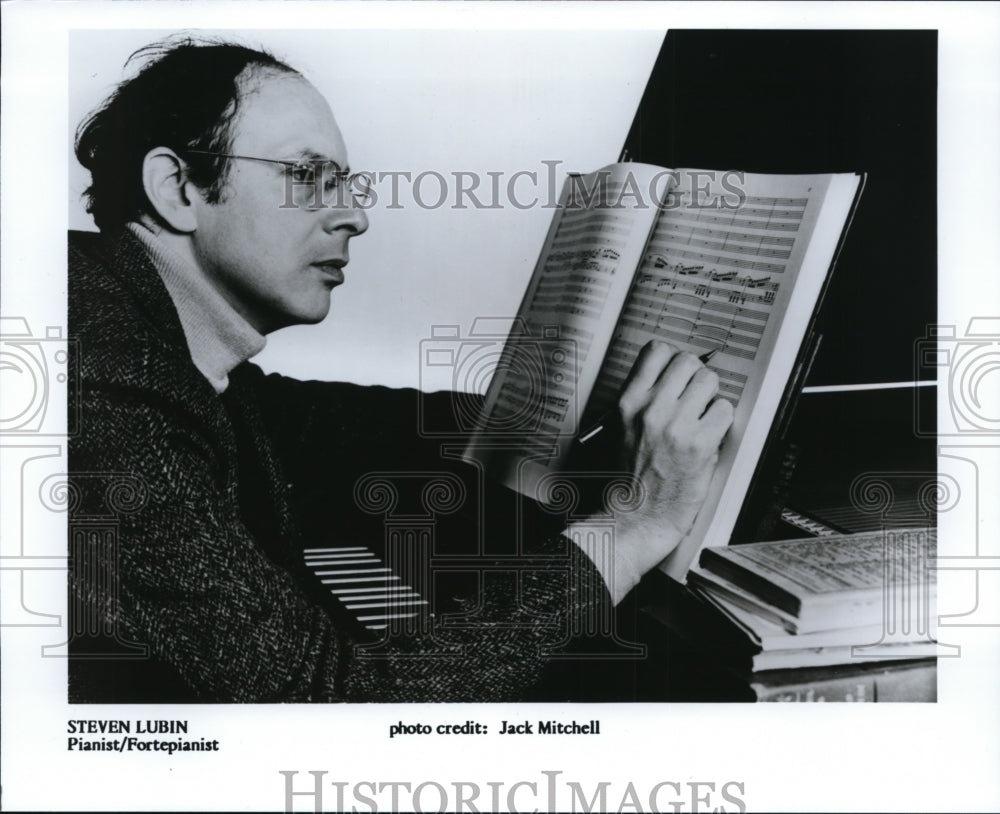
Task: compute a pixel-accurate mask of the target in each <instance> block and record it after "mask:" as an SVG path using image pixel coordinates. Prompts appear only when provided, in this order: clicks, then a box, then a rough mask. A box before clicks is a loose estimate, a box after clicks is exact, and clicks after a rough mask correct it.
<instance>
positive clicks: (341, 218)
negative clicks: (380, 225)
mask: <svg viewBox="0 0 1000 814" xmlns="http://www.w3.org/2000/svg"><path fill="white" fill-rule="evenodd" d="M324 228H325V229H326V231H327V232H333V231H334V230H335V229H346V230H347V231H349V232H350V233H351V234H352V235H360V234H363V233H364V232H365V231H367V229H368V213H367V212H365V210H364V209H363V208H362V207H361V206H359V205H358V203H357V202H355V201H352V202H351V203H349V204H348V205H347V206H344V207H339V206H336V207H330V208H329V209H328V210H327V213H326V223H325V224H324Z"/></svg>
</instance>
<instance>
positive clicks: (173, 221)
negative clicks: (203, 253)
mask: <svg viewBox="0 0 1000 814" xmlns="http://www.w3.org/2000/svg"><path fill="white" fill-rule="evenodd" d="M142 186H143V188H144V189H145V190H146V198H147V199H148V200H149V203H150V205H151V206H152V207H153V209H154V210H156V213H157V214H158V215H159V216H160V218H162V219H163V221H165V222H166V223H167V224H168V225H169V226H170V227H171V228H172V229H174V231H177V232H182V233H189V232H193V231H195V229H197V228H198V219H197V214H196V211H195V207H194V205H193V201H192V200H191V196H192V194H197V193H196V192H195V190H194V186H193V184H191V182H190V181H188V180H187V174H186V172H185V167H184V162H183V161H181V159H180V158H179V157H178V156H177V153H175V152H174V151H173V150H171V149H170V148H169V147H154V148H153V149H152V150H150V151H149V152H148V153H146V157H145V158H144V159H143V161H142Z"/></svg>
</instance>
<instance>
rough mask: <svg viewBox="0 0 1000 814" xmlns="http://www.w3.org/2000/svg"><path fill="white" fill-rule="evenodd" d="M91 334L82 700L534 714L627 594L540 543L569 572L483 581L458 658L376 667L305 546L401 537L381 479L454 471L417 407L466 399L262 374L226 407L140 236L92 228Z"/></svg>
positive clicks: (76, 640)
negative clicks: (481, 708) (378, 500)
mask: <svg viewBox="0 0 1000 814" xmlns="http://www.w3.org/2000/svg"><path fill="white" fill-rule="evenodd" d="M69 327H70V335H71V338H72V340H73V342H72V343H71V347H72V353H73V355H74V356H75V359H73V360H72V363H73V364H74V365H75V368H76V370H77V371H78V381H79V387H78V389H77V391H76V392H75V394H74V396H73V399H74V401H73V403H71V405H70V408H71V409H74V410H77V411H78V413H79V416H80V418H79V432H78V434H77V435H76V436H75V437H73V438H71V440H70V447H69V449H70V457H69V464H70V473H71V478H70V482H71V488H72V491H73V505H72V507H71V514H70V523H69V525H70V555H71V569H70V613H71V617H73V615H74V614H75V616H76V618H75V619H74V618H71V623H72V627H73V631H74V633H73V637H72V639H71V643H70V651H71V655H72V656H73V658H71V660H70V662H71V667H70V699H71V700H75V701H102V700H103V701H160V702H162V701H229V702H267V701H343V700H349V701H455V700H480V701H481V700H515V699H518V698H521V697H524V694H525V692H526V691H527V688H528V687H530V686H531V684H532V682H534V681H535V680H536V679H537V677H538V675H539V673H540V671H541V670H542V668H543V667H544V664H545V656H544V653H545V648H546V647H547V646H549V645H552V644H554V643H558V642H559V641H561V640H562V637H563V636H564V634H565V631H566V630H567V629H568V628H569V626H570V625H572V624H574V620H577V621H578V620H579V619H581V618H583V616H584V615H586V614H593V613H594V605H595V603H598V604H605V603H608V602H609V598H608V594H607V591H606V588H605V587H604V583H603V581H602V580H601V577H600V576H599V574H598V573H597V571H596V569H594V567H593V565H592V563H591V562H590V561H589V560H588V559H587V557H586V556H584V555H583V554H582V553H581V552H579V551H578V550H577V549H576V548H575V547H574V546H572V545H569V544H567V541H566V540H565V539H562V538H560V536H559V535H558V534H549V535H546V534H542V533H539V535H538V536H537V538H533V539H535V540H536V542H534V543H532V545H531V547H530V548H531V550H530V552H529V553H530V554H532V555H537V556H538V557H541V558H542V560H543V561H545V562H551V563H559V567H557V568H543V567H539V568H536V569H527V570H524V571H521V572H519V576H518V577H517V579H516V588H515V589H511V583H510V581H509V580H508V581H505V580H503V579H490V578H484V579H478V580H476V581H475V584H476V588H475V590H474V592H473V594H472V595H470V596H469V597H465V598H463V597H461V596H459V597H456V598H454V599H455V602H456V603H457V605H456V607H459V608H460V609H463V608H464V610H465V611H466V612H470V609H471V611H472V612H473V617H474V618H478V619H480V620H481V621H480V622H479V623H478V624H472V625H468V624H467V625H463V626H455V627H453V628H447V629H445V630H443V631H442V632H440V633H435V648H437V650H436V652H433V653H431V654H429V655H428V654H427V652H428V651H427V648H426V644H427V642H426V641H423V640H421V639H420V637H412V638H406V637H402V638H400V637H394V638H392V639H390V640H388V641H385V642H381V643H378V646H377V647H376V648H375V651H376V652H375V655H374V656H373V655H371V654H370V653H368V652H367V651H365V650H364V647H363V646H366V645H367V646H369V647H370V646H371V640H372V635H373V634H371V633H370V632H367V631H365V630H364V629H363V628H361V626H360V625H359V624H357V622H356V621H355V620H353V619H352V618H350V617H348V615H347V614H346V613H338V610H337V608H336V607H335V606H334V605H333V603H330V602H326V601H324V599H323V596H322V595H321V593H319V592H317V591H315V590H314V589H315V585H313V584H311V583H310V581H309V580H308V579H307V577H306V575H305V574H304V572H303V568H302V565H301V560H302V550H303V548H304V547H308V546H309V545H310V544H317V543H321V544H325V545H336V544H342V545H349V544H350V543H351V542H353V541H357V540H359V539H361V536H364V539H365V541H366V542H371V541H375V542H377V541H378V540H380V539H381V538H382V536H383V530H384V526H385V523H386V517H385V516H384V515H383V516H378V515H377V513H376V514H371V513H369V512H365V511H360V510H359V508H358V503H357V500H356V495H355V492H354V490H355V488H356V486H357V484H358V481H359V478H360V477H362V476H363V475H364V474H365V473H368V472H373V471H377V472H385V471H389V472H405V471H411V470H412V471H415V472H425V471H426V470H427V467H428V466H431V467H437V468H440V467H441V466H444V465H445V462H443V461H442V459H441V456H440V454H439V450H440V444H439V442H438V441H437V440H434V441H433V442H432V441H429V440H426V439H422V438H420V437H419V434H418V433H416V432H415V428H416V426H417V423H416V418H415V414H416V412H417V409H418V401H419V400H420V399H423V400H424V401H423V403H422V408H423V410H424V413H425V414H426V415H434V414H435V413H437V414H441V415H445V414H447V415H450V414H451V407H452V405H451V404H450V403H448V400H449V399H450V398H452V397H451V396H450V395H449V394H442V395H434V396H422V395H420V394H418V393H417V392H416V391H413V390H391V389H388V388H382V387H360V386H356V385H351V384H336V383H322V382H302V381H296V380H292V379H289V378H286V377H282V376H278V375H269V376H265V375H264V374H263V372H262V371H261V370H260V369H259V368H257V367H256V366H254V365H252V364H250V363H244V364H243V365H241V366H239V367H238V368H237V369H236V370H234V371H233V372H232V373H231V376H230V386H229V388H228V389H227V391H226V392H225V393H224V394H222V396H220V395H218V394H217V393H216V392H215V391H214V390H213V388H212V387H211V385H210V384H209V382H208V381H207V380H206V379H205V378H204V376H202V374H201V373H200V372H199V371H198V370H197V368H196V367H195V366H194V364H193V362H192V361H191V356H190V353H189V351H188V348H187V344H186V340H185V337H184V333H183V331H182V328H181V325H180V321H179V318H178V316H177V312H176V309H175V308H174V305H173V303H172V301H171V299H170V297H169V295H168V293H167V290H166V288H165V287H164V286H163V283H162V282H161V281H160V278H159V276H158V275H157V273H156V271H155V269H154V268H153V266H152V264H151V262H150V260H149V258H148V256H147V255H146V253H145V250H144V249H143V247H142V245H141V244H140V243H139V242H138V241H137V240H136V239H135V238H134V236H132V235H130V234H129V233H128V232H127V231H126V232H124V233H123V234H122V235H120V236H117V237H115V238H114V239H106V238H104V237H102V236H101V235H97V234H92V233H71V235H70V242H69ZM447 465H448V466H450V467H452V468H453V469H454V468H457V467H458V465H457V464H454V463H452V464H447ZM470 469H471V468H470ZM461 474H462V477H468V475H469V473H468V472H464V471H463V472H462V473H461ZM116 490H117V491H116ZM469 491H470V493H472V492H473V491H474V487H473V488H470V490H469ZM123 494H124V495H125V497H124V499H123V497H122V495H123ZM115 495H117V498H115V497H114V496H115ZM116 500H117V502H116ZM369 508H370V507H369ZM461 514H462V513H461V512H459V513H458V515H461ZM472 514H475V512H474V511H473V512H471V513H470V517H471V515H472ZM460 522H461V520H460V518H459V519H456V520H455V521H454V523H455V527H456V528H458V527H459V524H460ZM467 531H468V529H467ZM470 533H471V531H470ZM455 539H458V540H460V541H461V540H462V539H463V538H462V534H461V533H460V532H458V533H455ZM460 545H461V543H460ZM442 647H443V648H444V649H443V650H442V649H441V648H442ZM432 649H433V648H432Z"/></svg>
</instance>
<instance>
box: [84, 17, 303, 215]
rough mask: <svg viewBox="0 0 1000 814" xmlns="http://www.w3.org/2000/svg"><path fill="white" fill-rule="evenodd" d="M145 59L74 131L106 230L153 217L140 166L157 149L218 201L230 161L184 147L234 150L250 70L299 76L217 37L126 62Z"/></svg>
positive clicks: (151, 48) (90, 207)
mask: <svg viewBox="0 0 1000 814" xmlns="http://www.w3.org/2000/svg"><path fill="white" fill-rule="evenodd" d="M133 61H139V62H145V63H146V64H145V66H144V67H143V68H142V69H141V70H140V71H139V72H138V73H137V74H136V75H135V76H133V77H132V78H131V79H127V80H125V81H123V82H122V83H121V84H119V85H118V87H117V88H115V90H114V92H113V93H112V94H111V95H110V96H109V97H108V98H107V99H106V100H105V101H104V103H103V104H102V105H101V106H100V107H99V108H98V109H97V110H95V111H94V112H93V113H91V114H90V115H89V116H88V117H87V118H86V119H85V120H84V121H83V122H82V123H81V124H80V127H79V128H78V129H77V132H76V157H77V160H79V162H80V163H81V164H82V165H83V166H84V167H86V168H87V169H88V170H90V177H91V184H90V186H89V187H88V188H87V189H86V191H85V192H84V198H85V199H86V202H87V211H88V212H90V214H91V215H93V217H94V222H95V223H96V224H97V228H98V229H100V230H101V231H102V232H106V231H113V230H117V229H120V228H122V227H123V226H124V225H125V224H126V223H127V222H128V221H130V220H135V219H136V218H137V217H138V216H139V215H140V214H142V213H150V214H152V213H151V212H150V208H149V202H148V200H147V198H146V193H145V190H144V189H143V184H142V162H143V159H144V158H145V157H146V154H147V153H148V152H149V151H150V150H151V149H153V148H154V147H169V148H170V149H172V150H174V151H175V152H177V153H178V154H180V155H182V156H183V158H184V160H185V162H186V163H187V164H188V178H189V179H190V180H191V181H192V182H193V183H194V184H195V185H197V186H198V187H199V188H200V189H202V190H203V191H204V193H205V197H206V200H208V201H209V202H210V203H215V202H217V201H219V200H220V198H221V194H222V191H223V186H224V183H225V178H226V172H227V169H228V163H229V162H228V161H227V160H226V159H224V158H216V157H214V156H189V155H187V154H186V153H185V151H186V150H204V151H206V152H212V153H227V152H230V151H231V150H230V144H231V142H232V133H231V126H232V122H233V120H234V118H235V116H236V112H237V110H238V108H239V104H240V98H241V94H242V92H244V91H245V80H246V79H248V78H250V77H248V76H245V77H243V78H242V79H241V78H240V75H241V74H242V73H243V72H244V71H245V70H247V69H248V68H249V69H251V70H253V71H268V70H270V71H278V72H283V73H294V74H297V73H298V71H296V70H294V69H293V68H291V67H289V66H288V65H286V64H285V63H284V62H281V61H280V60H278V59H276V58H275V57H274V56H272V55H271V54H269V53H267V52H266V51H262V50H256V49H253V48H247V47H245V46H242V45H236V44H234V43H228V42H224V41H218V40H194V39H192V38H190V37H185V38H183V39H179V40H178V39H169V40H166V41H163V42H159V43H154V44H152V45H148V46H146V47H145V48H141V49H139V50H138V51H136V52H135V53H133V54H132V55H131V56H130V57H129V58H128V60H127V61H126V63H125V64H126V66H128V65H129V64H130V63H132V62H133Z"/></svg>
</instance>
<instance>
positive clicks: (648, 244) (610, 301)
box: [465, 163, 863, 580]
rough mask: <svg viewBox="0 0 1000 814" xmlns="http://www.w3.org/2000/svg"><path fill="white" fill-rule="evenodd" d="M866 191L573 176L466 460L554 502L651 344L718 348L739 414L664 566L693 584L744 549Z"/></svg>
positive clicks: (725, 387)
mask: <svg viewBox="0 0 1000 814" xmlns="http://www.w3.org/2000/svg"><path fill="white" fill-rule="evenodd" d="M862 181H863V177H862V176H861V175H859V174H854V173H842V174H827V175H760V174H750V173H740V172H714V171H704V170H689V169H680V170H667V169H665V168H662V167H656V166H652V165H648V164H636V163H624V164H612V165H609V166H607V167H604V168H602V169H601V170H598V171H597V172H594V173H591V174H590V175H585V176H571V177H569V178H568V179H567V181H566V183H565V185H564V188H563V191H562V195H561V196H560V200H559V206H558V207H557V208H556V210H555V212H554V216H553V220H552V224H551V226H550V228H549V232H548V235H547V237H546V240H545V243H544V246H543V248H542V251H541V255H540V257H539V259H538V262H537V264H536V266H535V270H534V273H533V275H532V277H531V280H530V282H529V284H528V288H527V291H526V293H525V296H524V299H523V301H522V303H521V307H520V310H519V313H518V318H517V320H516V321H515V326H514V329H513V330H512V331H511V334H510V336H509V337H508V340H507V344H506V346H505V348H504V351H503V354H502V356H501V358H500V361H499V363H498V366H497V369H496V373H495V374H494V377H493V379H492V381H491V383H490V387H489V390H488V391H487V394H486V399H485V403H484V406H483V410H482V414H481V416H480V420H479V424H478V428H477V431H476V433H475V434H474V436H473V437H472V439H471V441H470V443H469V445H468V447H467V448H466V451H465V458H466V460H469V461H474V462H478V463H479V464H481V465H484V466H485V467H486V470H487V471H488V472H489V473H490V474H492V475H493V476H495V477H496V478H497V479H498V480H500V481H501V482H503V483H504V484H506V485H507V486H508V487H510V488H512V489H514V490H516V491H518V492H520V493H522V494H524V495H526V496H529V497H531V498H534V499H536V500H538V501H539V502H541V503H543V504H545V503H551V502H552V501H553V499H554V495H553V494H552V489H553V484H554V483H555V480H553V476H555V475H558V474H559V473H562V472H564V471H565V470H566V468H567V465H568V464H569V463H570V457H571V455H572V454H573V452H574V447H575V445H576V442H577V439H578V438H579V437H580V435H581V433H585V432H586V431H587V428H589V427H592V426H594V425H595V424H597V425H599V422H600V420H601V418H602V417H603V416H606V415H608V414H610V413H612V412H613V411H614V410H615V409H616V405H617V399H618V395H619V393H620V391H621V388H622V384H623V383H624V381H625V378H626V376H627V374H628V372H629V370H630V369H631V367H632V364H633V362H634V361H635V358H636V356H637V354H638V352H639V350H640V349H641V348H642V347H643V345H645V344H646V342H647V341H649V340H651V339H661V340H664V341H667V342H669V343H671V344H673V345H674V346H676V347H677V348H679V349H681V350H687V351H690V352H692V353H695V354H696V355H699V356H701V355H703V354H706V353H707V352H709V351H713V350H714V351H716V353H715V355H714V356H713V358H712V359H711V360H710V362H709V363H708V367H709V368H711V369H712V370H714V371H715V372H716V373H717V374H718V375H719V378H720V396H721V397H724V398H727V399H729V400H730V401H731V402H732V403H733V405H734V407H735V417H734V423H733V426H732V428H731V429H730V431H729V433H728V435H727V437H726V439H725V441H724V442H723V446H722V450H721V453H720V462H719V467H718V470H717V472H716V475H715V477H714V479H713V482H712V485H711V488H710V491H709V496H708V498H707V500H706V503H705V505H704V507H703V509H702V511H701V513H700V515H699V517H698V519H697V521H696V523H695V526H694V528H693V529H692V530H691V532H690V533H689V534H688V536H687V537H686V538H685V539H684V540H683V541H682V542H681V544H680V545H679V546H678V548H677V549H676V550H675V551H674V553H673V554H671V556H670V557H669V558H668V559H667V560H666V561H665V562H664V563H663V565H662V566H661V567H662V569H663V570H664V571H665V572H666V573H667V574H668V575H670V576H671V577H673V578H675V579H678V580H684V579H685V576H686V573H687V569H688V566H689V565H690V563H691V562H692V561H693V560H694V558H695V556H696V554H697V552H698V551H699V550H700V549H701V548H702V547H703V546H706V545H715V546H717V545H725V544H726V543H728V541H729V537H730V535H731V533H732V529H733V526H734V525H735V523H736V519H737V515H738V513H739V509H740V506H741V505H742V503H743V498H744V496H745V495H746V492H747V490H748V488H749V485H750V482H751V479H752V477H753V472H754V468H755V467H756V464H757V461H758V459H759V457H760V455H761V453H762V451H763V449H764V446H765V442H766V440H767V438H768V435H769V432H770V429H771V426H772V423H773V421H774V417H775V415H776V414H777V413H778V410H779V408H780V405H781V403H782V399H783V397H784V394H785V391H786V385H787V383H788V381H789V378H790V377H791V376H792V373H793V370H794V368H795V364H796V359H797V357H798V355H799V350H800V347H801V345H802V343H803V339H804V337H805V336H806V334H807V330H808V326H809V324H810V321H811V319H812V316H813V314H814V311H815V308H816V306H817V304H818V302H819V301H820V299H821V296H822V292H823V291H824V288H825V284H826V281H827V278H828V274H829V272H830V269H831V267H832V264H833V262H834V259H835V257H836V254H837V251H838V248H839V246H840V244H841V241H842V237H843V235H844V233H845V230H846V227H847V225H848V223H849V220H850V216H851V214H852V212H853V210H854V207H855V204H856V201H857V199H858V196H859V194H860V191H861V188H862Z"/></svg>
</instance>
